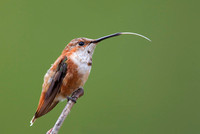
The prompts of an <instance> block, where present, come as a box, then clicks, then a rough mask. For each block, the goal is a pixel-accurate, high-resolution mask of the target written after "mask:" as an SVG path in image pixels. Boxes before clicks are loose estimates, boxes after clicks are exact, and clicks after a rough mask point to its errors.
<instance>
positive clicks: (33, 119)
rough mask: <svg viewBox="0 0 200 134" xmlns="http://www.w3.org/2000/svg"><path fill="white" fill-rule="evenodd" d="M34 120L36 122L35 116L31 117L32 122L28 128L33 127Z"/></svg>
mask: <svg viewBox="0 0 200 134" xmlns="http://www.w3.org/2000/svg"><path fill="white" fill-rule="evenodd" d="M35 120H36V118H35V116H33V118H32V120H31V121H30V123H31V124H30V126H33V123H34V122H35Z"/></svg>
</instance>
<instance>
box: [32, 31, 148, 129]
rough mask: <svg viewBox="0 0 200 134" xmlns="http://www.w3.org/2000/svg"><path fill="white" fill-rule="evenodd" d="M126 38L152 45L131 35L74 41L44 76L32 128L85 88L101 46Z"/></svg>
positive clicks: (117, 34) (120, 33)
mask: <svg viewBox="0 0 200 134" xmlns="http://www.w3.org/2000/svg"><path fill="white" fill-rule="evenodd" d="M123 34H132V35H137V36H140V37H143V38H145V39H147V40H149V41H151V40H150V39H149V38H147V37H145V36H143V35H141V34H138V33H131V32H119V33H115V34H111V35H108V36H104V37H101V38H98V39H88V38H76V39H73V40H71V41H70V42H69V43H68V45H67V46H66V47H65V48H64V50H63V51H62V53H61V55H60V56H59V57H58V58H57V60H56V61H55V62H54V64H52V66H51V67H50V69H49V70H48V71H47V73H46V74H45V76H44V83H43V85H42V92H41V95H40V99H39V104H38V107H37V110H36V112H35V115H34V116H33V118H32V120H31V121H30V123H31V125H30V126H32V125H33V123H34V122H35V120H36V119H37V118H39V117H41V116H43V115H45V114H47V113H48V112H49V111H51V110H52V109H53V108H54V107H55V106H56V105H57V104H58V103H59V102H60V101H63V100H65V99H70V95H71V94H73V92H75V91H76V90H77V89H79V88H82V87H83V86H84V84H85V82H86V81H87V79H88V76H89V74H90V70H91V67H92V55H93V53H94V50H95V48H96V46H97V44H98V43H99V42H101V41H103V40H105V39H108V38H111V37H115V36H119V35H123Z"/></svg>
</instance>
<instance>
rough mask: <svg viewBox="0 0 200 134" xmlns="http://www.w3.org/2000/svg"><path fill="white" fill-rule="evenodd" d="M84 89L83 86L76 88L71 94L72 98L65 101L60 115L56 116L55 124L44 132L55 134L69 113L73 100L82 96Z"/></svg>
mask: <svg viewBox="0 0 200 134" xmlns="http://www.w3.org/2000/svg"><path fill="white" fill-rule="evenodd" d="M83 94H84V91H83V88H79V89H78V90H76V91H75V92H74V93H73V94H72V97H71V98H72V99H73V100H72V99H70V100H69V101H68V102H67V105H66V106H65V108H64V109H63V111H62V113H61V114H60V117H59V118H58V120H57V121H56V123H55V125H54V126H53V128H51V129H50V130H49V131H48V132H47V133H46V134H57V133H58V131H59V129H60V127H61V126H62V124H63V122H64V120H65V118H66V117H67V116H68V114H69V113H70V111H71V109H72V107H73V105H74V104H75V102H76V101H77V100H78V98H80V97H81V96H83Z"/></svg>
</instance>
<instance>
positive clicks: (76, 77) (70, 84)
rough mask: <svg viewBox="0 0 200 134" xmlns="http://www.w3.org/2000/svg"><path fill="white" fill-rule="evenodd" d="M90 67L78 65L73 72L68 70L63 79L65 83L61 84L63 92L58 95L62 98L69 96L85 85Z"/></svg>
mask: <svg viewBox="0 0 200 134" xmlns="http://www.w3.org/2000/svg"><path fill="white" fill-rule="evenodd" d="M90 70H91V67H90V68H87V67H78V68H77V69H76V70H73V71H72V72H70V71H68V73H67V75H66V76H65V78H64V79H63V84H62V85H61V92H60V93H59V95H58V99H59V100H62V99H64V98H66V97H67V96H70V95H71V94H72V93H73V92H74V91H76V90H77V89H78V88H80V87H83V86H84V84H85V82H86V81H87V79H88V76H89V74H90Z"/></svg>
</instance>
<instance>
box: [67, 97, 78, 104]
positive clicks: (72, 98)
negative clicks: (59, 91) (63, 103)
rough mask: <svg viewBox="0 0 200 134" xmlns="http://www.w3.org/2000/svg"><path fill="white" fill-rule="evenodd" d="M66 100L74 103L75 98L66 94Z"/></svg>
mask: <svg viewBox="0 0 200 134" xmlns="http://www.w3.org/2000/svg"><path fill="white" fill-rule="evenodd" d="M67 100H68V101H69V100H71V101H72V102H74V103H76V98H75V97H70V96H67Z"/></svg>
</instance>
